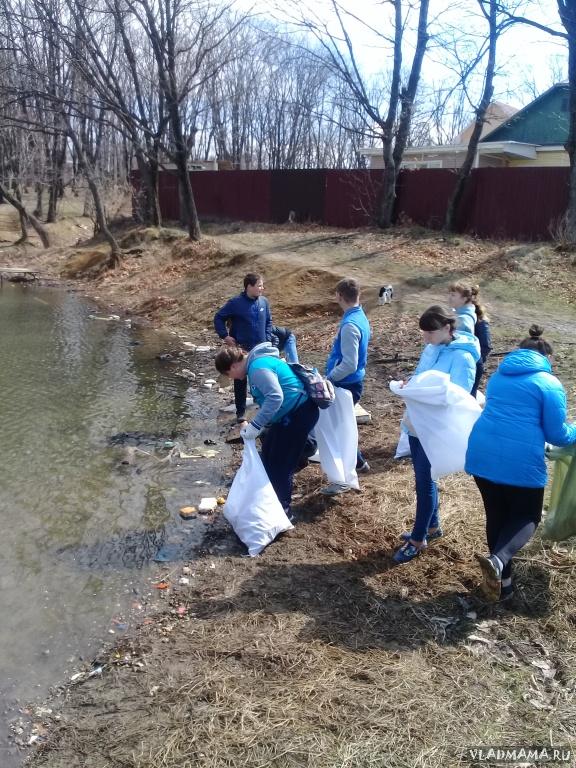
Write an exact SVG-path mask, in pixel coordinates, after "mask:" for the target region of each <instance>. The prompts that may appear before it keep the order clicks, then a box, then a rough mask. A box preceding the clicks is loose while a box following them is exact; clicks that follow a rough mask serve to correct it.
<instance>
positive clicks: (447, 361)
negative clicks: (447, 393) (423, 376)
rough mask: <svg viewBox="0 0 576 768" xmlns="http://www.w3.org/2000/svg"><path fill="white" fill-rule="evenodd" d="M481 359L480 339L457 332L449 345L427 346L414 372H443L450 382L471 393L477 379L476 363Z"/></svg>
mask: <svg viewBox="0 0 576 768" xmlns="http://www.w3.org/2000/svg"><path fill="white" fill-rule="evenodd" d="M479 359H480V346H479V344H478V339H476V337H475V336H472V335H470V334H469V333H464V332H463V331H457V332H456V333H455V334H454V339H453V340H452V341H451V342H450V343H449V344H426V346H425V347H424V351H423V352H422V355H421V357H420V361H419V363H418V365H417V366H416V370H415V371H414V376H415V375H416V374H417V373H424V371H443V372H444V373H448V374H450V381H451V382H453V383H454V384H458V386H460V387H462V388H463V389H465V390H466V392H470V390H471V389H472V387H473V386H474V380H475V378H476V362H477V361H478V360H479Z"/></svg>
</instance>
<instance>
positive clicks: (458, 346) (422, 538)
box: [394, 306, 480, 563]
mask: <svg viewBox="0 0 576 768" xmlns="http://www.w3.org/2000/svg"><path fill="white" fill-rule="evenodd" d="M455 325H456V316H455V315H454V313H453V312H451V311H450V310H448V309H447V308H445V307H440V306H433V307H430V308H429V309H427V310H426V312H424V314H423V315H422V316H421V317H420V320H419V326H420V330H421V331H422V336H423V338H424V342H425V344H426V346H425V347H424V351H423V352H422V355H421V357H420V361H419V363H418V365H417V367H416V370H415V371H414V375H416V374H418V373H423V372H424V371H443V372H444V373H448V374H449V375H450V381H451V382H453V383H454V384H458V385H459V386H460V387H462V388H463V389H465V390H466V392H470V390H471V389H472V386H473V384H474V378H475V376H476V361H477V360H478V359H479V357H480V352H479V348H478V342H477V340H476V339H475V337H474V336H471V335H470V334H469V333H464V332H463V331H461V332H456V330H455ZM403 427H404V429H405V430H406V431H407V432H408V439H409V441H410V455H411V458H412V466H413V467H414V477H415V480H416V519H415V520H414V526H413V528H412V531H411V532H410V533H404V534H402V537H401V538H402V539H404V544H403V545H402V546H401V547H400V549H398V550H397V552H396V553H395V554H394V560H395V562H397V563H408V562H410V560H413V559H414V558H415V557H417V556H418V555H419V554H420V553H421V552H422V550H423V549H424V548H425V547H426V545H427V543H428V542H429V541H433V540H434V539H439V538H440V537H441V536H442V528H441V526H440V517H439V499H438V486H437V484H436V482H435V481H434V480H432V474H431V466H430V462H429V461H428V457H427V456H426V453H425V451H424V448H423V447H422V443H421V442H420V440H418V435H417V434H416V432H415V430H414V427H413V426H412V425H411V424H410V423H408V420H407V418H406V416H405V417H404V423H403Z"/></svg>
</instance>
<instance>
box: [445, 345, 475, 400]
mask: <svg viewBox="0 0 576 768" xmlns="http://www.w3.org/2000/svg"><path fill="white" fill-rule="evenodd" d="M454 357H455V359H454V363H453V365H452V367H451V368H450V381H451V382H452V383H453V384H458V386H459V387H462V389H465V390H466V392H470V391H471V390H472V387H473V386H474V381H475V379H476V361H475V360H474V358H473V357H472V355H471V354H470V352H462V354H458V355H455V356H454Z"/></svg>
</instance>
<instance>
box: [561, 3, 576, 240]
mask: <svg viewBox="0 0 576 768" xmlns="http://www.w3.org/2000/svg"><path fill="white" fill-rule="evenodd" d="M558 6H559V8H560V18H561V20H562V24H563V25H564V28H565V29H566V32H567V33H568V83H569V85H570V97H569V113H570V128H569V132H568V139H567V141H566V145H565V148H566V152H568V157H569V158H570V193H569V196H568V208H567V210H566V215H565V220H566V235H567V238H568V240H569V241H570V243H572V244H576V8H575V7H574V4H573V3H563V4H562V6H561V4H560V1H559V2H558Z"/></svg>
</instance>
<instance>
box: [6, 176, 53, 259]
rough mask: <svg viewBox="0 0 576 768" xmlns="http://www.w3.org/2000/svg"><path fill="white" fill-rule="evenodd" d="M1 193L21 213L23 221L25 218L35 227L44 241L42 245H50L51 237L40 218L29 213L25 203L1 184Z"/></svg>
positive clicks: (46, 246)
mask: <svg viewBox="0 0 576 768" xmlns="http://www.w3.org/2000/svg"><path fill="white" fill-rule="evenodd" d="M0 195H2V197H3V198H4V199H5V200H7V201H8V202H9V203H10V205H12V206H14V208H16V210H17V211H18V213H19V214H20V217H21V219H20V220H21V221H22V219H24V221H25V223H26V224H30V226H31V227H32V228H33V229H34V231H35V232H36V234H37V235H38V237H39V238H40V241H41V242H42V245H43V246H44V248H49V247H50V239H49V237H48V232H47V231H46V229H45V228H44V227H43V226H42V224H41V223H40V222H39V221H38V219H37V218H36V217H35V216H34V215H33V214H31V213H28V211H27V210H26V208H25V207H24V205H22V203H21V202H20V201H19V200H17V199H16V197H15V196H14V195H12V194H11V193H10V192H8V190H7V189H6V188H5V187H3V186H2V184H0ZM22 235H24V228H23V229H22Z"/></svg>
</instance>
